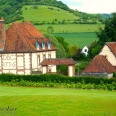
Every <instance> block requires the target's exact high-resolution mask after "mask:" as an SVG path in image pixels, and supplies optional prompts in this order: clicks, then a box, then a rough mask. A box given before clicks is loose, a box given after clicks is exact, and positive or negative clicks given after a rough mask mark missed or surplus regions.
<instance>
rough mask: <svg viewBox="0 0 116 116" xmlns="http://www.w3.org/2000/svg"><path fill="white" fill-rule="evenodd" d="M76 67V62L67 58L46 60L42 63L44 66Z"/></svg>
mask: <svg viewBox="0 0 116 116" xmlns="http://www.w3.org/2000/svg"><path fill="white" fill-rule="evenodd" d="M62 64H65V65H74V64H76V62H75V61H74V60H73V59H72V58H67V59H44V60H43V61H42V62H41V65H42V66H46V65H62Z"/></svg>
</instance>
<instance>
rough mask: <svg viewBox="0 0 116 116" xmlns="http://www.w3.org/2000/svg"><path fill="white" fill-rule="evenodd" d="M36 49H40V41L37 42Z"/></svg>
mask: <svg viewBox="0 0 116 116" xmlns="http://www.w3.org/2000/svg"><path fill="white" fill-rule="evenodd" d="M36 49H37V50H39V42H36Z"/></svg>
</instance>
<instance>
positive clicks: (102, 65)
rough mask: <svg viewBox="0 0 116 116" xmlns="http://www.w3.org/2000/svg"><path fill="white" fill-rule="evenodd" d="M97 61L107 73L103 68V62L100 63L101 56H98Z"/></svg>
mask: <svg viewBox="0 0 116 116" xmlns="http://www.w3.org/2000/svg"><path fill="white" fill-rule="evenodd" d="M97 60H98V62H99V63H100V65H101V67H102V69H103V70H104V71H105V69H104V67H103V65H102V62H101V61H100V58H99V56H98V58H97ZM105 72H106V71H105Z"/></svg>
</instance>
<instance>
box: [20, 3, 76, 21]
mask: <svg viewBox="0 0 116 116" xmlns="http://www.w3.org/2000/svg"><path fill="white" fill-rule="evenodd" d="M33 7H34V6H33V5H26V6H23V8H22V11H23V13H22V16H23V17H24V19H25V20H26V19H29V20H30V21H33V22H38V21H40V22H43V21H45V22H52V21H53V20H54V19H57V20H58V21H60V20H64V19H65V20H74V18H78V17H76V16H75V15H73V14H72V13H69V12H68V11H66V10H62V9H60V8H57V7H52V6H45V5H37V9H34V8H33ZM49 8H52V10H51V9H49ZM64 14H65V15H64Z"/></svg>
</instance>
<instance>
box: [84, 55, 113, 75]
mask: <svg viewBox="0 0 116 116" xmlns="http://www.w3.org/2000/svg"><path fill="white" fill-rule="evenodd" d="M104 72H106V73H108V74H109V73H113V72H115V69H114V67H113V66H112V65H111V63H110V62H109V61H108V60H107V59H106V57H105V56H103V55H97V56H95V57H94V59H93V60H92V61H91V62H90V64H89V65H88V66H87V67H86V68H85V70H84V71H83V73H104Z"/></svg>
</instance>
